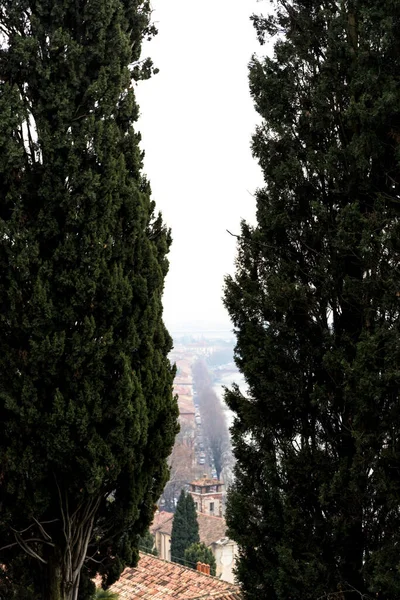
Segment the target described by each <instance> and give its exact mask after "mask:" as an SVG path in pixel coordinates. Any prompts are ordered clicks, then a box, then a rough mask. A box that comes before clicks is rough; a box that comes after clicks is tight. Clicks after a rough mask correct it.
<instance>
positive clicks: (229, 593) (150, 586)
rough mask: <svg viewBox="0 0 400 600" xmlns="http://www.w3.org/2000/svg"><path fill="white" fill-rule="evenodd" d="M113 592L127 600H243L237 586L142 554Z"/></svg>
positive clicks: (124, 573)
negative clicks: (137, 562) (134, 566)
mask: <svg viewBox="0 0 400 600" xmlns="http://www.w3.org/2000/svg"><path fill="white" fill-rule="evenodd" d="M110 589H111V590H112V591H113V592H117V593H118V594H119V596H120V598H121V599H124V600H138V599H141V600H172V599H175V600H200V599H202V600H203V599H204V600H205V599H207V598H209V599H210V600H242V596H241V594H240V588H239V587H238V586H237V585H233V584H231V583H227V582H226V581H222V580H221V579H217V578H216V577H210V576H209V575H205V574H204V573H200V572H198V571H194V570H193V569H189V568H187V567H183V566H181V565H177V564H176V563H172V562H167V561H164V560H161V559H160V558H156V557H155V556H152V555H150V554H144V553H143V552H141V553H140V560H139V564H138V566H137V567H136V568H134V569H132V568H128V569H125V571H124V572H123V573H122V575H121V577H120V579H119V580H118V581H117V582H116V583H114V584H113V585H112V586H111V588H110Z"/></svg>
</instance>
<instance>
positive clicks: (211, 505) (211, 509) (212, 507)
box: [210, 502, 214, 513]
mask: <svg viewBox="0 0 400 600" xmlns="http://www.w3.org/2000/svg"><path fill="white" fill-rule="evenodd" d="M212 512H214V502H210V513H212Z"/></svg>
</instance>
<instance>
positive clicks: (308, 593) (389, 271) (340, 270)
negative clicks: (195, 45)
mask: <svg viewBox="0 0 400 600" xmlns="http://www.w3.org/2000/svg"><path fill="white" fill-rule="evenodd" d="M254 23H255V26H256V29H257V33H258V36H259V39H260V40H261V41H266V40H267V39H271V38H274V36H275V46H274V54H273V56H272V57H271V58H268V57H266V58H262V59H257V58H254V59H253V60H252V62H251V65H250V86H251V93H252V96H253V99H254V102H255V106H256V108H257V111H258V112H259V114H260V115H261V117H262V123H261V125H260V126H259V127H258V129H257V131H256V134H255V135H254V138H253V151H254V154H255V156H256V157H257V159H258V161H259V163H260V166H261V168H262V170H263V174H264V179H265V187H264V188H263V189H260V190H258V191H257V224H256V226H255V227H250V226H249V225H247V224H243V226H242V231H241V235H240V238H239V243H238V258H237V269H236V274H235V276H234V277H232V278H231V277H228V278H227V281H226V288H225V303H226V306H227V308H228V310H229V312H230V315H231V317H232V320H233V322H234V325H235V329H236V333H237V346H236V362H237V364H238V366H239V368H240V369H241V371H242V372H243V373H244V375H245V377H246V380H247V383H248V395H247V397H244V396H243V395H242V394H241V393H240V391H239V390H238V389H237V388H233V389H231V390H230V391H229V392H228V393H227V396H226V399H227V402H228V404H229V406H230V408H231V409H232V410H233V411H234V412H235V413H236V419H235V422H234V426H233V429H232V434H233V443H234V448H235V455H236V458H237V467H236V484H235V485H234V487H233V488H232V490H231V493H230V496H229V501H228V509H227V521H228V525H229V529H230V535H231V536H232V537H233V538H234V539H235V540H237V541H238V543H239V545H240V560H239V564H238V576H239V579H240V580H241V582H242V584H243V588H244V592H245V597H246V598H248V599H254V600H259V599H260V598H269V599H271V600H273V599H279V600H283V599H285V600H286V599H288V598H292V599H308V598H309V599H311V598H319V597H325V596H326V594H330V593H335V594H340V593H341V592H343V594H344V597H346V598H350V597H351V598H356V597H359V596H358V594H359V593H361V594H365V593H369V594H373V595H375V594H379V595H380V597H384V598H400V575H399V568H398V565H399V560H398V555H397V548H398V546H399V542H400V516H399V515H400V512H399V505H400V438H399V431H400V402H399V400H400V399H399V384H400V377H399V360H400V320H399V316H400V315H399V308H400V305H399V302H400V299H399V297H400V271H399V264H400V244H399V240H400V204H399V198H400V189H399V187H400V169H399V158H400V146H399V141H400V52H399V49H400V36H399V31H400V4H399V3H393V2H387V1H385V0H383V1H382V0H379V1H378V0H344V1H343V2H327V1H325V0H322V1H318V2H317V1H315V0H288V1H287V2H286V1H285V2H283V0H277V2H274V13H273V14H272V15H271V16H268V17H255V18H254ZM355 590H357V591H355Z"/></svg>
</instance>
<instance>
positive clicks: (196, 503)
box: [194, 502, 199, 510]
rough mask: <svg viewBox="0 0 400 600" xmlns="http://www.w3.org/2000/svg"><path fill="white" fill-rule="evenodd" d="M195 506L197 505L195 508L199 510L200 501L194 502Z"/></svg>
mask: <svg viewBox="0 0 400 600" xmlns="http://www.w3.org/2000/svg"><path fill="white" fill-rule="evenodd" d="M194 506H195V509H196V510H198V508H199V503H198V502H195V503H194Z"/></svg>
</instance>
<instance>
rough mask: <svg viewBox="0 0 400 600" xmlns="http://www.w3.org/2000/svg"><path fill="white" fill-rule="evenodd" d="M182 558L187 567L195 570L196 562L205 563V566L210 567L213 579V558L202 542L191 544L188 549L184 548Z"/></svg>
mask: <svg viewBox="0 0 400 600" xmlns="http://www.w3.org/2000/svg"><path fill="white" fill-rule="evenodd" d="M184 556H185V565H186V566H187V567H191V568H192V569H196V567H197V563H198V562H201V563H205V564H206V565H210V575H213V576H214V577H215V574H216V572H217V563H216V562H215V556H214V554H213V553H212V552H211V550H210V548H208V547H207V546H206V545H205V544H204V543H203V542H200V543H198V544H191V545H190V546H189V548H186V550H185V554H184Z"/></svg>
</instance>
